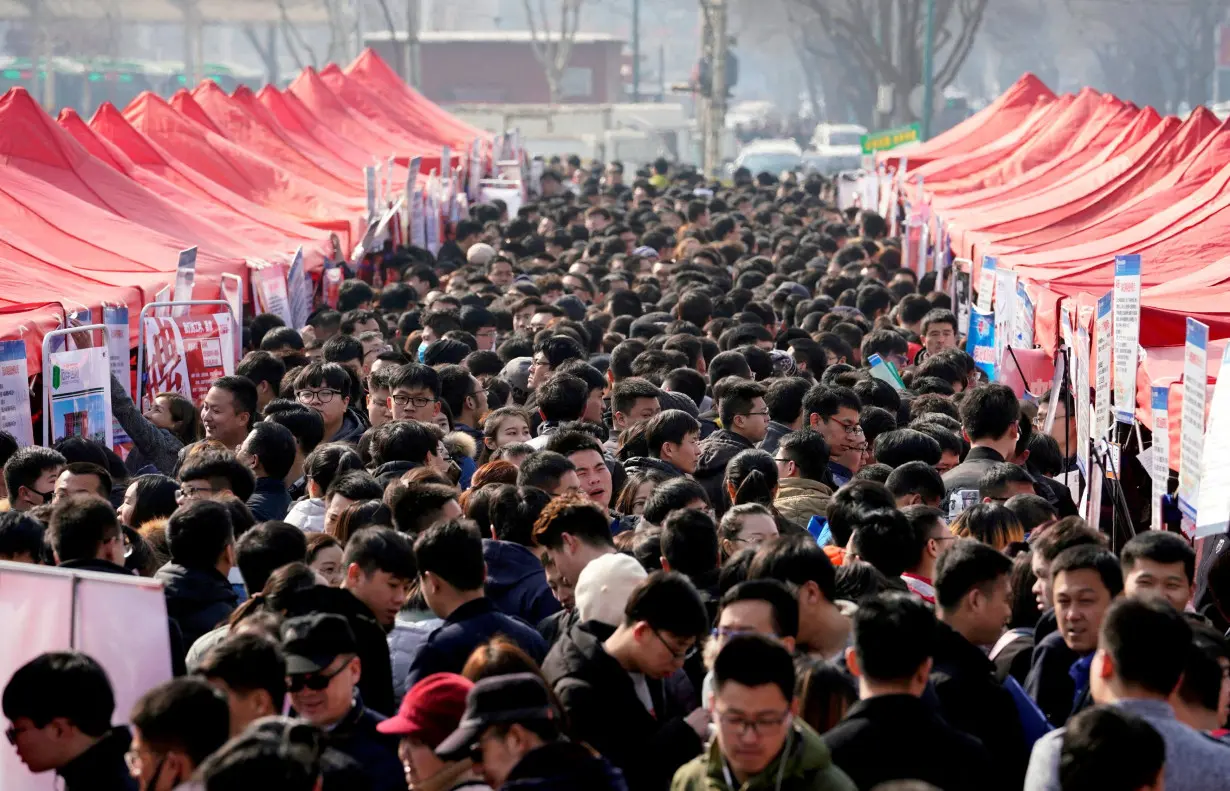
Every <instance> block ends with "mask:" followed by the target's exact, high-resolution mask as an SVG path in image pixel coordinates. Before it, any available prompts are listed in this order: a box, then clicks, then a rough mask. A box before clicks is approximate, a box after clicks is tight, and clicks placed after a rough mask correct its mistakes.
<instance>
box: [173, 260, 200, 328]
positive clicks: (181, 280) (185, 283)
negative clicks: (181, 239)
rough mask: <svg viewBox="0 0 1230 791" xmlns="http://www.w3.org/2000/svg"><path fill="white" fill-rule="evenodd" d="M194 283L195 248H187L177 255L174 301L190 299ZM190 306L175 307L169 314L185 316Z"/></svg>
mask: <svg viewBox="0 0 1230 791" xmlns="http://www.w3.org/2000/svg"><path fill="white" fill-rule="evenodd" d="M195 283H196V248H195V247H189V248H188V249H187V250H181V251H180V253H179V264H178V265H176V267H175V301H176V302H187V301H189V300H191V299H192V287H193V285H194V284H195ZM190 309H191V306H190V305H176V306H175V307H174V308H172V309H171V312H172V313H173V314H174V315H176V316H187V315H188V311H189V310H190Z"/></svg>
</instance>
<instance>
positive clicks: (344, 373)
mask: <svg viewBox="0 0 1230 791" xmlns="http://www.w3.org/2000/svg"><path fill="white" fill-rule="evenodd" d="M355 343H358V341H355ZM360 348H362V347H360ZM360 356H362V355H361V354H360ZM352 383H353V379H352V378H351V373H350V371H349V370H348V369H346V368H345V367H343V366H341V365H339V364H337V363H334V362H325V363H312V364H311V365H305V366H304V367H303V368H301V369H299V373H298V374H296V376H295V382H294V388H295V392H296V393H297V392H298V391H300V390H302V389H304V388H306V387H327V388H329V389H330V390H336V391H337V392H338V393H339V394H340V397H341V398H345V399H349V400H354V399H353V395H354V394H353V393H351V391H350V387H351V384H352Z"/></svg>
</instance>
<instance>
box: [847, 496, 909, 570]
mask: <svg viewBox="0 0 1230 791" xmlns="http://www.w3.org/2000/svg"><path fill="white" fill-rule="evenodd" d="M848 545H849V548H848V549H847V551H846V557H847V558H849V559H851V560H854V559H857V560H862V561H865V562H867V563H870V564H871V565H872V566H875V568H876V570H877V571H879V572H880V573H881V574H883V575H884V576H886V577H889V578H892V577H900V576H901V575H902V574H904V573H905V570H906V569H908V568H909V567H910V561H911V560H912V559H913V557H914V536H913V532H912V531H911V530H910V525H909V522H908V521H906V518H905V515H904V514H902V513H901V512H900V511H898V510H897V509H895V508H878V509H875V510H873V511H868V512H866V513H863V514H860V516H859V520H858V524H857V527H856V528H855V530H854V532H853V533H852V534H851V535H850V540H849V542H848Z"/></svg>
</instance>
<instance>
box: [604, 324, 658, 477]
mask: <svg viewBox="0 0 1230 791" xmlns="http://www.w3.org/2000/svg"><path fill="white" fill-rule="evenodd" d="M624 343H628V341H625V342H624ZM620 346H623V344H620ZM616 351H618V347H617V348H616ZM642 351H644V350H643V349H642ZM629 364H630V363H629ZM614 369H615V354H614V353H612V355H611V369H609V370H614ZM608 373H609V371H608ZM659 395H660V392H659V390H658V388H657V387H654V385H653V384H652V383H650V382H649V381H647V380H645V379H640V378H638V377H634V376H631V375H629V376H628V377H627V378H624V379H621V380H619V381H617V382H616V383H615V385H614V387H612V388H611V440H610V441H609V442H608V443H607V445H606V449H607V450H608V451H609V452H611V453H614V452H615V449H616V448H617V447H618V444H619V435H620V434H621V433H622V432H623V431H624V430H625V429H627V428H629V427H630V426H633V425H635V424H636V423H640V422H642V421H645V420H648V419H649V418H651V417H653V416H654V415H656V414H658V413H659V412H661V411H662V404H661V402H660V401H659V400H658V396H659Z"/></svg>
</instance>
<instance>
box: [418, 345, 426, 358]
mask: <svg viewBox="0 0 1230 791" xmlns="http://www.w3.org/2000/svg"><path fill="white" fill-rule="evenodd" d="M426 354H427V344H425V343H420V344H419V353H418V358H419V362H423V356H424V355H426Z"/></svg>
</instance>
